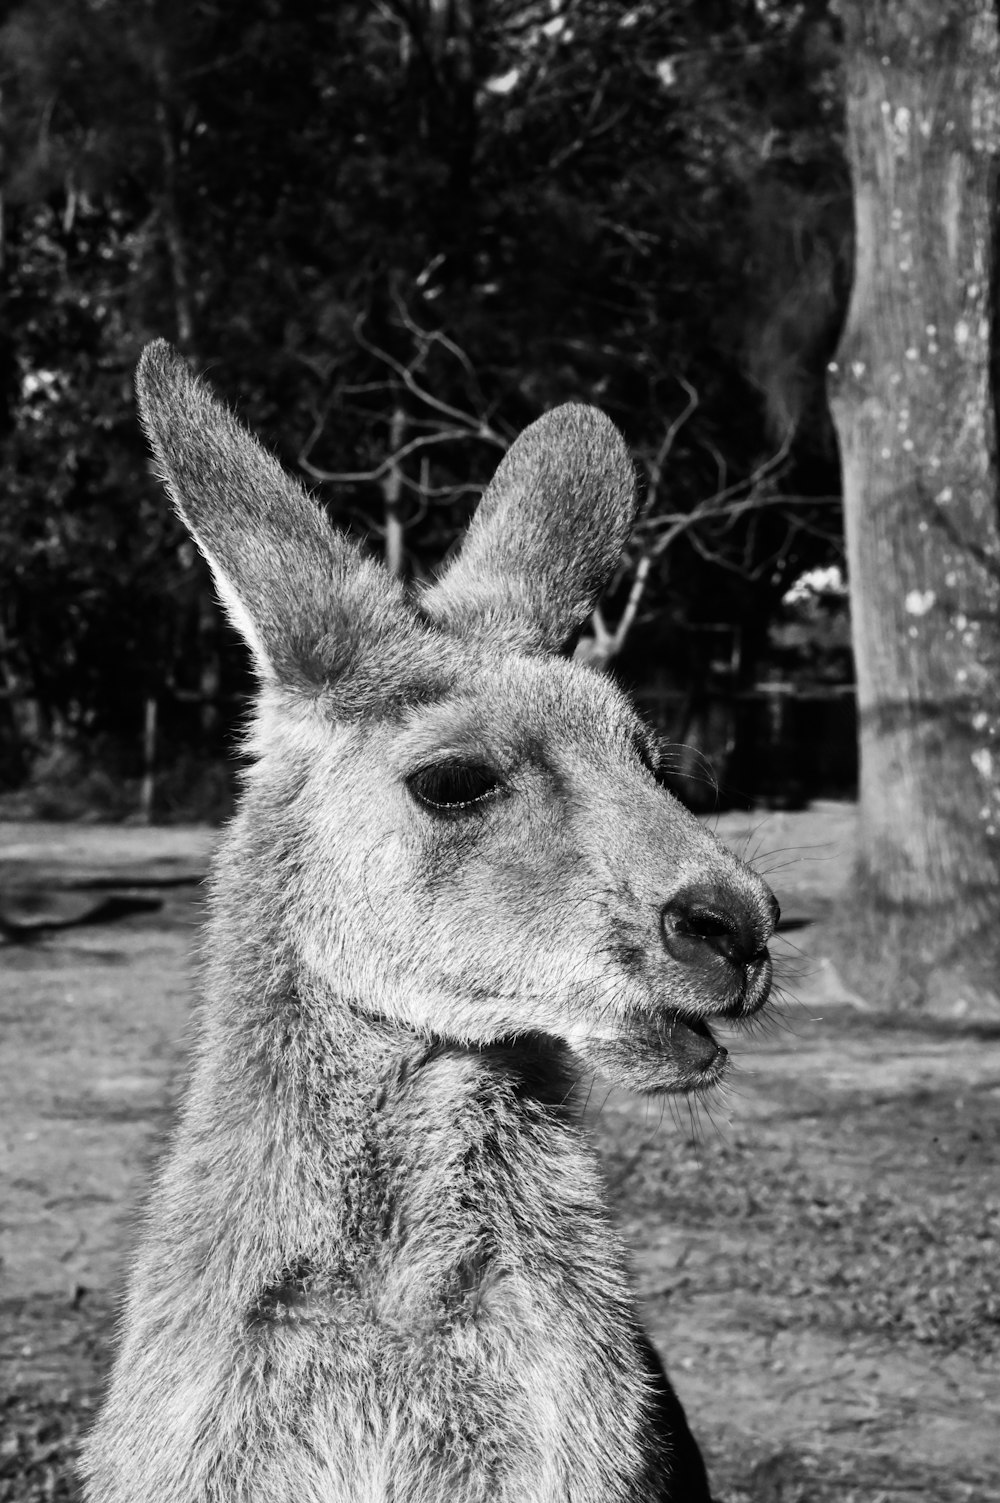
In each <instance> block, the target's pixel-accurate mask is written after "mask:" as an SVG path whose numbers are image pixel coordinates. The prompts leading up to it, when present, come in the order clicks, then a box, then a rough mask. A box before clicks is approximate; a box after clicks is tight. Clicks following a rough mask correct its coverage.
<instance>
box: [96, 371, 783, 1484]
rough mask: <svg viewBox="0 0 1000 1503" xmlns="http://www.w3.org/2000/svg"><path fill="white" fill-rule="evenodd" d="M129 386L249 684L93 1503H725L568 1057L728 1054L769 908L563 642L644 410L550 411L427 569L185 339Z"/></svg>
mask: <svg viewBox="0 0 1000 1503" xmlns="http://www.w3.org/2000/svg"><path fill="white" fill-rule="evenodd" d="M137 391H138V397H139V405H140V408H141V411H142V416H143V420H144V423H145V427H146V431H147V433H148V435H149V438H150V441H151V443H152V447H153V450H154V453H155V456H156V461H157V464H158V466H159V468H160V472H161V474H162V476H163V478H164V481H165V483H166V486H167V489H168V490H169V492H170V494H171V496H172V498H173V501H174V503H175V505H176V507H177V510H178V511H179V513H180V515H181V517H182V519H183V520H184V522H185V523H186V525H187V527H188V528H189V530H190V532H191V535H192V537H193V538H194V540H195V541H196V543H197V544H198V547H199V548H200V549H201V551H202V553H203V555H204V557H205V559H206V561H207V563H208V566H209V568H210V569H211V571H212V574H213V577H214V579H215V583H216V587H217V589H218V593H219V596H220V598H221V600H222V602H223V604H224V606H225V608H226V610H227V612H228V614H229V617H230V619H231V620H232V622H233V624H234V625H235V627H236V628H237V630H238V631H239V632H240V633H241V634H242V636H243V638H244V640H245V642H246V644H247V647H248V649H249V652H250V654H251V657H252V660H253V664H254V668H255V671H256V674H257V678H258V680H259V695H258V699H257V704H256V711H255V720H254V726H253V729H252V732H251V735H250V740H249V746H250V751H251V758H252V760H251V765H250V766H249V768H248V770H247V772H246V774H245V778H244V786H243V790H242V797H241V801H240V806H239V810H238V812H237V815H236V817H235V819H234V820H233V822H232V824H231V825H230V827H229V829H228V830H227V831H226V833H225V836H224V838H223V840H222V843H221V846H220V850H219V853H218V856H217V859H216V862H215V866H214V871H213V876H212V882H211V889H210V898H209V916H208V929H207V936H206V943H205V957H206V963H205V967H204V977H203V1005H202V1009H201V1011H200V1014H199V1017H200V1032H199V1035H198V1039H197V1043H196V1048H195V1053H194V1061H193V1067H192V1072H191V1079H190V1082H189V1085H188V1088H187V1093H186V1096H185V1099H184V1102H183V1106H182V1109H181V1113H180V1117H179V1121H178V1126H177V1129H176V1131H175V1134H174V1137H173V1140H172V1142H171V1145H170V1147H169V1150H168V1152H167V1154H166V1156H165V1158H164V1160H163V1163H162V1165H161V1166H160V1169H159V1172H158V1174H157V1177H156V1181H155V1184H154V1186H153V1189H152V1193H151V1196H150V1200H149V1204H148V1208H147V1211H146V1215H145V1219H144V1225H143V1232H142V1236H141V1239H140V1242H139V1246H138V1248H137V1251H136V1255H135V1259H134V1263H133V1267H132V1270H131V1274H130V1278H129V1289H128V1297H127V1302H126V1307H125V1312H124V1319H123V1323H122V1334H121V1341H120V1347H119V1351H118V1355H117V1360H116V1362H115V1365H114V1370H113V1372H112V1376H111V1380H110V1384H109V1388H108V1393H107V1397H106V1400H105V1403H104V1405H103V1407H102V1410H101V1412H100V1415H99V1417H98V1420H97V1423H96V1425H95V1428H94V1431H93V1433H92V1435H91V1436H90V1438H89V1440H88V1442H87V1444H86V1447H85V1452H84V1458H83V1470H84V1473H85V1478H86V1482H85V1497H86V1499H87V1500H88V1503H136V1500H137V1499H143V1500H144V1503H250V1500H257V1503H264V1500H266V1503H389V1500H393V1503H565V1500H566V1499H568V1498H572V1499H573V1500H574V1503H654V1500H658V1503H708V1500H709V1488H708V1481H707V1478H706V1474H705V1468H704V1465H703V1463H702V1460H701V1456H700V1454H699V1451H698V1447H697V1445H696V1444H695V1442H694V1440H693V1439H692V1436H691V1433H690V1431H689V1429H688V1426H687V1422H686V1420H685V1416H684V1412H683V1410H682V1408H681V1405H680V1404H679V1402H678V1400H677V1398H676V1395H675V1394H674V1392H673V1389H672V1388H671V1386H670V1383H669V1381H668V1379H667V1377H666V1375H665V1373H664V1370H663V1367H662V1365H661V1363H660V1361H659V1358H658V1357H657V1355H656V1353H655V1352H654V1351H653V1348H652V1347H651V1345H650V1343H649V1341H648V1340H647V1338H646V1337H645V1335H644V1334H643V1331H642V1328H641V1324H640V1321H639V1312H638V1305H637V1300H636V1296H635V1293H634V1290H633V1287H632V1282H631V1279H630V1276H629V1273H628V1264H627V1257H626V1253H625V1249H624V1248H623V1246H622V1244H621V1242H620V1240H619V1237H618V1234H617V1232H616V1231H615V1228H614V1226H613V1224H612V1221H611V1217H610V1213H609V1210H608V1206H607V1199H606V1195H605V1188H604V1184H603V1181H602V1177H601V1172H600V1168H599V1165H598V1163H597V1159H596V1155H595V1151H594V1149H593V1147H592V1145H591V1143H590V1141H589V1139H588V1136H587V1132H586V1127H585V1124H584V1121H583V1113H582V1110H581V1108H580V1105H579V1103H578V1101H577V1096H578V1094H579V1093H578V1091H577V1082H578V1079H579V1077H580V1074H581V1070H584V1069H590V1068H598V1069H600V1070H601V1071H603V1072H604V1073H605V1074H606V1075H607V1076H609V1077H610V1078H612V1079H613V1080H617V1081H619V1082H620V1083H622V1084H624V1085H626V1086H631V1087H632V1088H634V1089H636V1090H640V1091H657V1092H662V1091H680V1092H690V1091H702V1090H706V1089H708V1088H709V1087H710V1086H712V1085H713V1084H715V1083H716V1082H717V1081H718V1080H719V1079H720V1078H721V1077H722V1074H723V1072H724V1070H725V1066H726V1060H727V1055H726V1051H725V1049H723V1048H722V1046H721V1045H719V1044H718V1043H717V1042H716V1039H715V1036H714V1033H713V1025H714V1023H715V1020H716V1019H723V1020H725V1021H726V1022H737V1023H739V1022H740V1021H743V1020H745V1019H747V1018H749V1017H752V1016H753V1015H754V1014H756V1013H757V1012H758V1011H759V1010H760V1008H761V1007H762V1006H764V1004H765V1001H766V998H767V994H768V989H769V986H770V960H769V958H768V954H767V945H768V942H769V939H770V937H771V934H772V932H773V929H774V925H775V922H776V919H777V908H776V904H775V902H774V899H773V897H772V896H771V894H770V892H769V891H768V889H767V888H766V886H765V885H764V883H763V882H762V881H761V880H760V878H759V877H758V876H757V875H756V874H755V873H753V872H752V871H751V870H750V869H749V868H748V867H747V866H745V865H744V864H743V863H742V862H740V861H738V860H737V859H736V857H735V856H734V855H733V854H732V853H731V852H729V851H728V850H726V849H725V848H724V847H722V846H721V845H720V844H719V843H718V842H717V841H716V840H715V839H714V838H713V836H712V835H711V834H710V833H708V832H707V831H706V830H705V829H704V828H703V827H702V826H701V825H700V824H699V823H698V822H697V821H696V820H695V819H693V818H692V817H691V815H690V814H689V813H687V812H686V811H685V810H684V809H683V808H682V807H681V806H680V805H679V804H678V803H677V802H676V801H675V800H674V799H672V798H671V797H670V796H669V795H668V794H667V793H665V792H664V790H663V788H662V787H661V786H660V784H659V783H658V782H657V779H656V776H655V773H656V765H655V762H656V759H655V749H654V747H653V744H652V741H651V738H650V736H649V734H648V732H647V730H646V729H645V727H644V726H643V724H642V722H641V720H640V719H639V718H638V716H637V714H636V712H635V710H634V709H633V707H632V706H631V704H630V703H629V702H628V700H627V699H626V698H625V697H624V696H623V695H622V693H621V692H620V691H619V690H618V689H617V688H616V687H615V685H614V684H613V683H612V682H611V681H610V680H608V679H606V678H604V677H602V676H601V675H599V674H597V673H595V672H592V671H591V670H590V669H588V668H586V667H584V666H583V665H581V664H579V663H575V662H573V661H571V660H569V659H568V658H567V657H566V655H565V649H566V644H567V643H568V642H570V641H572V640H573V639H574V636H575V634H576V633H577V632H578V631H579V628H580V626H581V624H582V623H583V621H584V620H585V619H586V617H587V616H588V614H589V613H590V612H591V610H592V609H593V608H594V606H595V604H596V602H597V600H598V598H599V596H600V594H601V591H602V590H603V588H604V587H605V585H606V583H607V581H608V580H609V578H610V577H611V575H612V574H613V572H614V571H615V569H616V567H617V565H618V563H619V560H620V558H621V555H622V550H623V548H624V546H625V543H626V540H627V538H628V535H629V531H630V529H631V526H632V523H633V520H634V517H635V485H634V475H633V470H632V465H631V462H630V460H629V457H628V454H627V451H626V449H625V445H624V443H623V441H622V439H621V436H620V435H619V434H618V432H617V431H616V429H615V428H614V427H613V425H612V424H611V423H610V422H609V420H608V419H607V418H606V417H604V416H603V415H602V414H601V413H599V412H597V411H596V410H595V409H593V408H589V407H581V406H575V405H570V406H566V407H560V408H557V409H556V410H555V411H553V412H550V413H548V414H547V415H546V416H545V417H542V418H540V419H539V420H538V421H537V422H536V423H534V424H532V426H531V427H530V428H528V429H527V430H526V431H525V432H524V433H523V434H522V435H521V437H520V438H519V439H518V440H517V441H516V442H515V443H514V444H513V446H512V447H511V449H510V451H509V452H508V454H507V455H506V457H505V458H504V460H503V462H502V463H501V465H500V467H499V469H498V471H497V474H496V476H495V478H494V480H493V482H492V483H491V485H490V486H489V487H488V489H487V490H486V492H485V494H484V496H483V498H482V501H481V502H480V505H479V508H478V510H477V511H476V514H475V517H474V518H473V521H472V523H471V525H470V528H469V531H468V533H467V535H466V537H465V540H464V542H463V546H462V547H461V549H460V551H459V552H458V553H457V555H456V556H455V557H454V558H453V559H452V561H451V562H450V563H449V564H448V566H447V568H446V569H445V570H444V572H443V573H442V574H441V576H440V578H439V579H438V580H437V581H436V582H435V583H433V584H431V585H430V586H428V587H427V588H426V589H424V590H423V591H422V592H421V593H420V595H419V597H418V598H413V597H412V596H411V595H409V594H407V592H406V591H405V590H404V588H403V586H402V585H401V584H400V582H399V581H398V580H396V579H393V578H390V576H389V575H388V574H387V573H386V571H385V570H384V569H383V568H382V567H381V565H380V564H378V563H377V562H376V561H374V560H373V559H371V558H370V557H368V556H367V555H366V554H365V553H364V552H363V551H362V550H361V549H360V548H359V547H358V546H357V545H356V544H355V543H354V542H352V541H351V540H350V539H348V538H347V537H346V536H345V535H344V534H342V533H340V532H337V531H336V530H335V529H333V528H332V527H331V526H330V524H329V522H328V520H327V518H326V516H325V514H324V513H323V511H322V510H321V509H320V507H319V506H318V505H317V504H316V503H315V502H314V501H313V500H312V499H311V498H310V497H309V496H308V495H307V494H306V493H305V492H304V491H303V490H302V489H301V487H300V486H299V485H298V484H297V483H296V482H295V481H293V480H292V479H290V478H289V477H288V476H287V475H285V474H284V473H283V471H282V470H281V469H280V467H279V466H278V465H277V463H276V462H275V461H274V460H273V459H272V458H271V457H270V456H269V455H268V454H267V453H265V451H264V450H263V449H262V448H261V447H260V445H259V444H258V443H257V442H256V441H255V440H254V439H253V438H252V437H251V436H250V435H249V434H248V433H246V432H245V431H244V430H243V429H242V428H241V427H240V425H239V424H238V423H237V422H236V421H235V420H234V418H233V417H232V416H231V415H230V413H229V412H228V411H227V410H226V409H225V408H224V407H223V406H222V405H221V404H220V403H219V402H217V401H216V400H215V398H214V397H213V396H212V394H211V393H210V392H209V390H208V389H207V388H206V387H205V386H204V385H203V384H202V383H201V382H200V381H198V380H196V379H195V378H194V377H193V376H192V375H191V373H190V372H189V371H188V369H187V366H186V365H185V363H184V361H183V360H181V358H180V357H179V356H178V355H176V354H175V353H174V352H173V351H171V350H170V349H169V347H168V346H166V345H165V344H163V343H162V342H158V343H156V344H153V345H151V346H149V348H148V349H147V350H146V351H145V353H144V355H143V358H142V361H141V364H140V367H139V371H138V375H137Z"/></svg>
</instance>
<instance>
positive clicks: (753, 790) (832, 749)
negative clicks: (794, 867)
mask: <svg viewBox="0 0 1000 1503" xmlns="http://www.w3.org/2000/svg"><path fill="white" fill-rule="evenodd" d="M635 697H636V700H637V701H638V703H639V704H640V706H641V708H642V709H643V711H644V713H645V714H646V716H647V718H648V719H649V720H651V721H652V723H653V724H654V725H655V726H656V728H657V730H658V731H659V732H660V734H661V735H662V736H663V737H665V739H666V740H667V742H668V743H669V748H668V753H667V758H666V761H667V768H668V771H667V777H666V781H667V782H668V783H669V785H670V786H671V787H672V788H673V789H674V791H675V792H677V793H678V794H679V795H680V796H681V797H682V798H683V799H684V801H685V803H687V804H688V805H689V806H690V807H691V808H694V809H698V810H704V809H712V808H719V807H721V808H728V807H734V806H735V807H739V806H744V805H745V806H746V807H750V806H751V805H754V804H765V805H768V806H769V807H771V808H792V809H794V808H800V807H802V805H804V804H807V803H809V802H810V800H812V799H816V798H853V797H854V796H855V795H856V793H857V765H858V759H857V708H856V703H855V695H854V687H853V685H851V684H830V685H827V684H817V685H802V684H789V683H768V684H758V685H756V686H755V687H754V688H752V689H747V690H742V691H733V690H732V689H730V688H728V687H727V686H720V687H718V688H713V687H712V686H709V687H708V688H707V689H705V690H704V691H702V692H701V693H699V694H697V695H693V694H690V693H687V694H685V693H683V692H681V691H673V690H668V689H657V690H644V689H643V688H642V687H641V686H640V687H639V688H638V689H637V690H636V691H635Z"/></svg>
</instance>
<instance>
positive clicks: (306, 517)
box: [136, 339, 425, 713]
mask: <svg viewBox="0 0 1000 1503" xmlns="http://www.w3.org/2000/svg"><path fill="white" fill-rule="evenodd" d="M136 393H137V396H138V400H139V407H140V411H141V413H142V419H143V424H144V427H145V429H146V433H147V434H148V436H149V440H150V443H151V444H152V446H153V450H154V452H155V454H156V458H157V461H158V463H159V467H160V472H161V475H162V477H163V480H164V482H165V483H166V486H167V489H168V490H169V492H170V495H171V498H172V499H173V502H174V504H175V506H176V507H177V510H178V511H179V513H180V515H181V517H182V519H183V521H184V522H185V523H186V525H187V527H188V528H189V529H190V532H191V534H192V536H193V537H194V540H195V542H196V543H197V544H198V547H199V548H200V549H201V551H202V553H203V554H204V555H205V558H206V559H207V560H208V563H209V566H210V567H211V570H212V574H213V576H214V578H215V583H216V587H217V589H218V591H219V595H220V597H221V599H222V602H223V604H224V606H225V608H226V611H227V613H228V614H229V616H230V618H231V620H232V621H233V624H234V625H235V626H236V628H237V630H238V631H239V632H240V633H241V634H242V636H243V637H244V638H245V640H246V642H247V644H248V645H249V647H250V649H251V651H252V653H253V656H254V660H255V663H256V666H257V669H258V672H259V673H260V675H261V677H262V678H263V679H265V680H268V679H280V680H282V681H284V682H297V683H300V684H308V685H310V686H312V687H334V686H336V687H337V688H338V689H339V691H340V695H341V698H342V700H344V712H345V713H351V712H352V710H353V709H356V708H357V701H358V698H359V694H360V696H361V697H364V695H365V693H366V691H367V693H368V695H369V696H377V697H378V698H379V699H380V702H381V703H383V704H384V703H385V702H386V701H387V700H389V699H391V698H392V697H393V686H394V682H393V681H394V677H396V678H398V675H395V674H394V668H397V667H398V669H399V673H400V674H403V675H405V674H407V673H408V674H409V677H410V679H411V681H412V679H413V671H414V666H415V662H417V663H418V662H419V659H420V652H419V651H414V648H415V646H416V642H415V640H414V639H415V638H416V637H418V636H420V637H423V636H424V635H425V633H423V632H422V631H421V629H420V627H419V624H418V623H417V621H416V619H415V617H414V615H413V612H412V611H411V610H410V609H409V608H408V606H407V605H406V603H405V600H404V597H403V593H402V589H401V587H400V586H399V584H398V582H397V581H395V580H393V579H391V578H390V577H389V575H388V574H387V573H386V572H385V570H384V569H383V568H382V567H381V566H380V565H378V564H377V563H375V562H374V561H373V560H372V559H369V558H367V557H365V555H364V554H363V553H362V552H361V550H360V549H359V548H358V547H357V545H356V544H355V543H354V542H353V541H352V540H351V539H350V538H348V537H347V536H346V535H344V534H343V533H339V532H336V531H335V530H334V529H333V528H332V527H331V526H330V525H329V523H328V521H327V519H326V517H325V515H324V514H323V513H322V511H321V510H320V508H319V507H318V506H317V505H316V503H315V502H314V501H313V500H312V499H311V498H310V497H309V496H308V495H307V494H306V492H305V491H304V490H303V488H302V487H301V486H300V485H299V484H298V483H297V482H296V481H294V480H293V479H292V478H291V477H290V476H288V475H286V474H285V472H284V471H283V470H282V469H281V466H280V465H279V464H278V463H277V462H276V461H275V460H274V459H272V457H271V456H270V455H269V454H268V453H267V452H266V451H265V450H264V449H263V448H262V447H261V445H260V444H259V443H258V442H257V440H256V439H255V438H254V437H253V435H252V434H250V433H249V432H248V431H247V430H246V429H245V428H243V427H242V426H241V424H239V423H238V422H237V421H236V419H235V418H234V417H233V416H232V414H231V413H230V412H229V411H228V410H227V408H225V407H224V406H223V405H222V403H221V402H219V401H217V400H216V399H215V397H214V396H213V395H212V393H211V392H210V390H209V389H208V387H207V386H206V385H205V384H204V383H203V382H201V381H199V380H197V379H196V378H195V377H194V376H193V375H192V374H191V372H190V370H189V369H188V367H187V364H186V363H185V361H184V360H183V359H182V358H181V357H180V355H178V354H177V353H176V351H174V350H173V349H171V347H170V345H168V344H167V343H166V341H165V340H162V339H159V340H156V341H155V342H154V343H153V344H150V345H147V347H146V349H145V350H144V351H143V353H142V358H141V360H140V362H139V368H138V371H137V372H136ZM418 671H419V670H418Z"/></svg>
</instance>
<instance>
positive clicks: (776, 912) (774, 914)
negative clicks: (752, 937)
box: [768, 892, 781, 934]
mask: <svg viewBox="0 0 1000 1503" xmlns="http://www.w3.org/2000/svg"><path fill="white" fill-rule="evenodd" d="M768 896H769V897H770V899H771V933H772V934H774V933H776V932H777V928H778V925H779V924H780V923H781V904H780V903H779V902H778V900H777V898H776V897H775V896H774V893H773V892H772V893H769V894H768Z"/></svg>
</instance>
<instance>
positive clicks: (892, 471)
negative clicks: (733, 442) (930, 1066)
mask: <svg viewBox="0 0 1000 1503" xmlns="http://www.w3.org/2000/svg"><path fill="white" fill-rule="evenodd" d="M842 13H843V17H844V23H845V32H846V48H845V56H846V74H847V91H848V144H849V150H850V158H851V166H852V170H853V174H854V204H855V218H856V244H857V251H856V260H855V278H854V292H853V298H852V302H851V310H850V317H849V322H848V326H847V329H846V332H845V335H844V340H843V343H842V346H841V349H840V352H839V354H838V357H837V366H836V370H835V382H834V400H833V409H834V413H835V416H836V421H837V427H838V431H839V434H840V442H841V452H842V457H843V479H844V505H845V520H846V531H847V545H848V560H849V568H850V582H851V611H852V621H853V636H854V655H855V663H856V670H857V685H858V704H859V712H860V725H861V821H860V838H861V852H860V872H859V878H860V881H859V884H858V887H857V889H856V892H855V901H854V903H853V904H852V908H851V912H850V914H849V915H848V931H849V932H848V937H847V939H846V942H845V945H844V951H845V954H847V955H848V956H850V955H852V954H853V956H854V961H853V965H854V968H855V969H856V971H857V972H858V974H859V976H863V978H864V983H865V987H866V994H869V995H870V994H871V992H872V988H873V985H875V986H877V987H878V988H879V990H880V991H882V992H883V993H884V994H886V996H887V1000H890V1001H891V1000H892V999H893V998H894V997H895V998H896V999H898V1000H899V1001H901V1002H918V1001H919V1002H923V1001H926V1002H928V1003H930V1004H932V1005H934V1006H936V1007H944V1008H946V1009H948V1010H950V1011H954V1012H961V1011H962V1010H966V1009H972V1008H976V1009H980V1008H982V1007H983V1006H984V1005H987V1006H989V1005H992V1006H1000V926H998V924H997V893H998V890H1000V532H998V513H997V471H996V449H995V443H996V431H995V421H994V408H993V402H992V395H991V392H990V389H989V372H990V342H991V324H992V319H993V312H994V307H993V303H992V301H991V295H992V291H993V285H994V284H993V283H992V281H991V278H992V271H991V268H992V264H993V263H992V244H991V241H992V215H993V201H992V197H991V193H992V181H993V178H992V174H993V172H994V170H995V153H996V143H997V128H998V123H1000V74H998V42H997V27H996V15H995V12H994V7H993V4H992V0H864V3H862V0H844V3H843V4H842Z"/></svg>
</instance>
